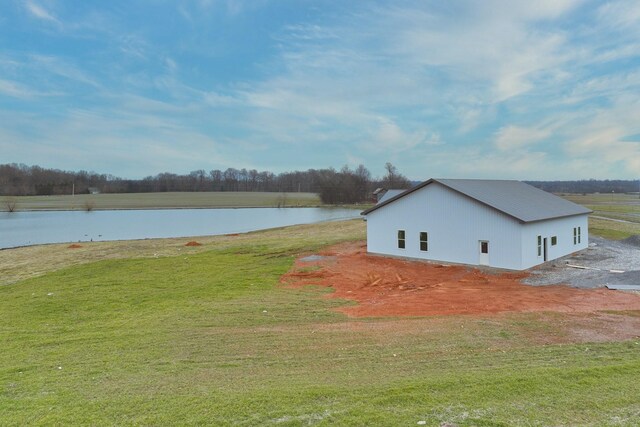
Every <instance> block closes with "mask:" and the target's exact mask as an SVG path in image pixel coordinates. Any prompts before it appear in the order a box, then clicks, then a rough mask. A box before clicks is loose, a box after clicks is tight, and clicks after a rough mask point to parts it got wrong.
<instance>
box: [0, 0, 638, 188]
mask: <svg viewBox="0 0 640 427" xmlns="http://www.w3.org/2000/svg"><path fill="white" fill-rule="evenodd" d="M387 161H390V162H392V163H394V164H395V165H396V166H397V167H398V169H399V170H400V172H402V173H404V174H405V175H407V176H409V177H410V178H412V179H416V180H421V179H427V178H429V177H458V178H474V177H475V178H513V179H540V180H545V179H549V180H550V179H585V178H620V179H637V178H638V177H639V176H640V2H638V1H637V0H620V1H611V2H604V1H587V0H538V1H512V0H500V1H498V0H484V1H475V0H473V1H471V0H470V1H462V0H461V1H344V0H340V1H330V0H327V1H304V0H292V1H289V0H272V1H270V0H247V1H243V0H208V1H207V0H200V1H196V0H193V1H186V0H185V1H179V0H175V1H171V0H153V1H152V0H147V1H144V0H127V1H118V0H110V1H104V2H103V1H81V0H76V1H71V0H69V1H63V0H24V1H22V0H20V1H19V0H6V1H3V2H1V3H0V163H12V162H17V163H26V164H30V165H32V164H38V165H41V166H45V167H53V168H59V169H68V170H79V169H84V170H94V171H97V172H103V173H112V174H114V175H118V176H123V177H131V178H138V177H143V176H146V175H151V174H156V173H159V172H164V171H170V172H175V173H187V172H189V171H192V170H196V169H205V170H207V171H208V170H211V169H226V168H227V167H235V168H247V169H253V168H255V169H259V170H271V171H274V172H282V171H289V170H296V169H297V170H306V169H308V168H325V167H330V166H333V167H336V168H340V167H342V166H343V165H345V164H346V165H349V166H351V167H355V166H357V165H358V164H360V163H363V164H364V165H365V166H367V167H368V168H369V169H370V170H371V171H372V173H373V174H374V175H382V174H383V172H384V171H383V167H384V164H385V162H387Z"/></svg>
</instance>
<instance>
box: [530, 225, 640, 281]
mask: <svg viewBox="0 0 640 427" xmlns="http://www.w3.org/2000/svg"><path fill="white" fill-rule="evenodd" d="M567 264H573V265H580V266H584V267H589V268H590V269H588V270H582V269H578V268H572V267H568V266H567ZM609 270H622V271H624V273H611V272H610V271H609ZM530 273H531V275H530V276H529V277H527V278H526V279H524V280H523V282H524V283H527V284H529V285H534V286H543V285H555V284H567V285H569V286H573V287H576V288H601V287H603V286H606V285H609V284H617V285H640V236H633V237H630V238H628V239H625V240H622V241H615V240H607V239H602V238H600V237H591V238H589V247H588V248H587V249H585V250H582V251H580V252H577V253H575V254H572V255H567V256H565V257H562V258H558V259H556V260H553V261H550V262H548V263H545V264H544V265H541V266H538V267H534V268H533V269H531V270H530Z"/></svg>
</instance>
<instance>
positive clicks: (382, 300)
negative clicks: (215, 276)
mask: <svg viewBox="0 0 640 427" xmlns="http://www.w3.org/2000/svg"><path fill="white" fill-rule="evenodd" d="M317 255H319V256H312V257H309V256H307V257H302V258H299V259H298V260H296V262H295V265H294V267H293V268H292V270H291V271H290V272H289V273H287V274H286V275H284V276H283V278H282V282H283V283H285V284H287V285H290V286H296V287H297V286H305V285H319V286H327V287H331V288H333V290H334V292H333V293H331V294H329V297H331V298H343V299H348V300H352V301H355V302H357V305H353V306H345V307H341V308H340V309H339V310H340V311H341V312H343V313H345V314H347V315H348V316H351V317H384V316H394V317H395V316H433V315H452V314H472V315H480V314H495V313H507V312H542V311H549V312H561V313H589V312H595V311H602V310H613V311H619V310H640V295H637V294H633V293H625V292H621V291H611V290H607V289H576V288H572V287H569V286H564V285H549V286H542V287H540V286H538V287H534V286H530V285H526V284H524V283H522V280H524V279H525V278H527V276H528V273H526V272H524V273H505V272H501V271H497V270H492V269H477V268H471V267H466V266H459V265H442V264H436V263H430V262H424V261H409V260H402V259H395V258H388V257H382V256H377V255H369V254H367V253H366V245H365V243H363V242H356V243H345V244H340V245H336V246H333V247H330V248H328V249H326V250H325V251H323V252H320V253H319V254H317Z"/></svg>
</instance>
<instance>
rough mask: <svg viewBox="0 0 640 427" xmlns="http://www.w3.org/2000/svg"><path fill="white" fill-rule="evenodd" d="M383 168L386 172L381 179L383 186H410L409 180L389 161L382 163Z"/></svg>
mask: <svg viewBox="0 0 640 427" xmlns="http://www.w3.org/2000/svg"><path fill="white" fill-rule="evenodd" d="M384 168H385V169H386V171H387V174H386V175H385V177H384V178H383V179H382V182H383V185H384V187H386V188H387V189H391V188H393V189H398V190H402V189H407V188H409V187H411V182H410V181H409V180H408V179H407V177H406V176H404V175H402V174H401V173H399V172H398V169H397V168H396V167H395V166H393V165H392V164H391V163H390V162H387V163H386V164H385V165H384Z"/></svg>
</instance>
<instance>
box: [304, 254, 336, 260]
mask: <svg viewBox="0 0 640 427" xmlns="http://www.w3.org/2000/svg"><path fill="white" fill-rule="evenodd" d="M334 258H335V257H334V256H323V255H309V256H306V257H304V258H300V261H302V262H315V261H325V260H327V259H334Z"/></svg>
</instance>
